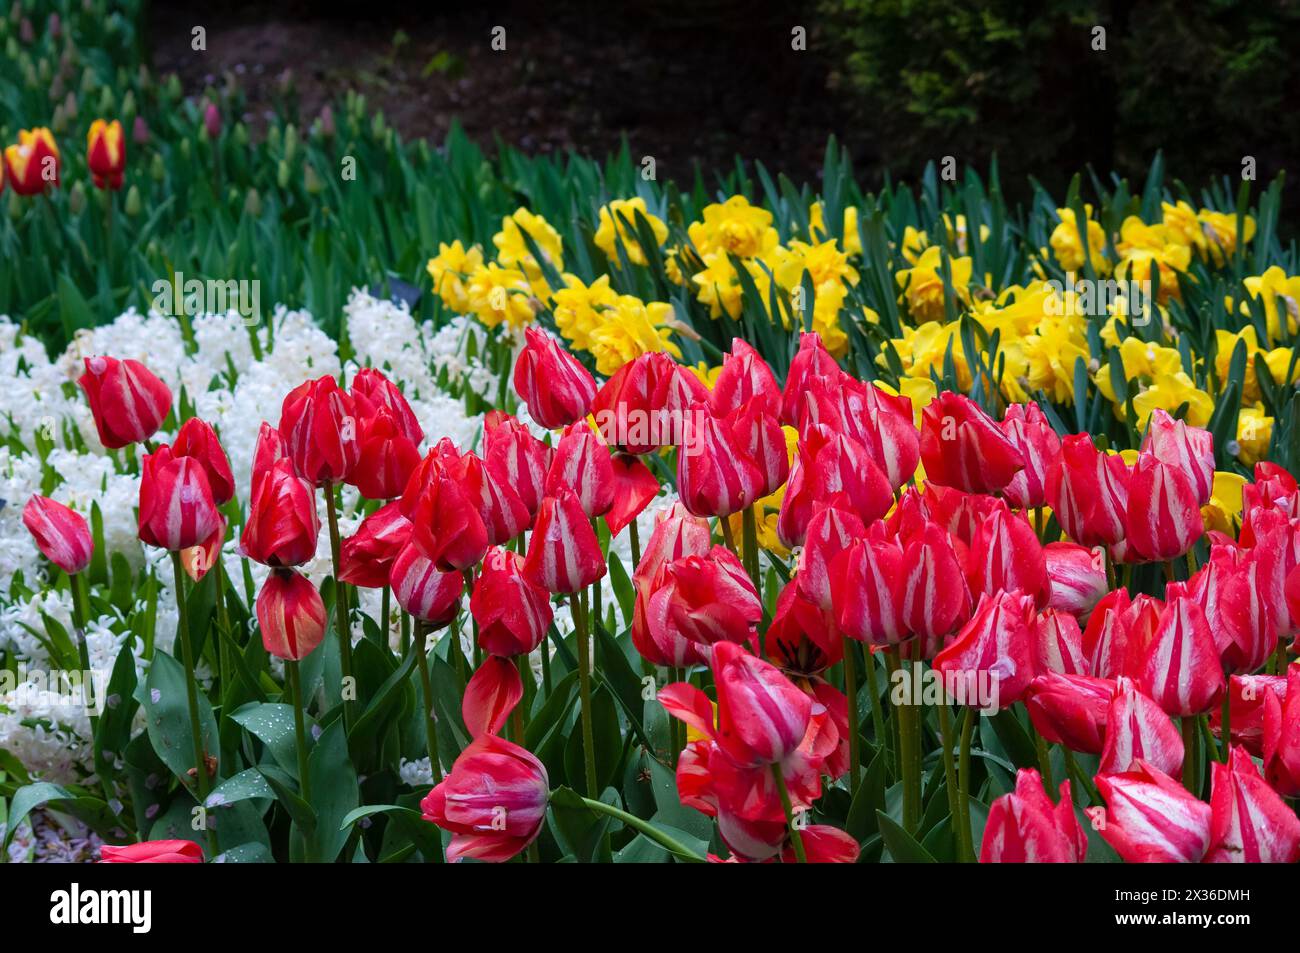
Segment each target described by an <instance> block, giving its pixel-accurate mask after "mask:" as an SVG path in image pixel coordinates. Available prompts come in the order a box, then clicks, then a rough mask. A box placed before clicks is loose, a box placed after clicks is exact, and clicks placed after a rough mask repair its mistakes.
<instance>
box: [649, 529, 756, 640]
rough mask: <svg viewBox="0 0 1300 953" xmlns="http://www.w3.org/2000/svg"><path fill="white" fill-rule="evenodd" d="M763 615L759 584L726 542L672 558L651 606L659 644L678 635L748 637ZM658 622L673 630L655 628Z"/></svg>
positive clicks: (708, 637)
mask: <svg viewBox="0 0 1300 953" xmlns="http://www.w3.org/2000/svg"><path fill="white" fill-rule="evenodd" d="M762 618H763V604H762V602H761V601H760V600H759V598H758V590H756V589H755V588H754V584H753V582H751V581H750V578H749V574H748V573H746V572H745V567H744V566H743V565H742V564H741V562H740V560H739V559H737V558H736V556H735V555H734V554H733V553H732V552H731V551H730V550H729V549H727V548H725V547H723V546H715V547H713V549H712V551H710V552H709V553H708V554H707V555H702V556H684V557H682V558H681V559H675V560H673V561H672V562H671V563H668V564H667V565H666V566H665V567H664V571H663V584H662V585H661V586H659V587H658V588H657V589H656V590H655V592H654V593H653V595H651V597H650V602H649V604H648V606H647V621H648V624H649V625H650V627H651V633H650V634H651V638H652V639H653V640H654V641H655V642H656V643H657V644H660V645H665V644H670V643H671V642H672V640H673V639H674V638H675V637H676V636H680V637H681V638H684V639H686V640H687V641H689V642H697V643H699V644H701V645H712V644H714V643H715V642H721V641H728V642H739V643H748V642H750V641H751V640H752V639H753V637H754V634H755V632H756V630H757V626H758V623H759V622H760V621H761V620H762ZM659 625H662V626H666V627H668V628H670V629H672V630H673V631H672V633H671V634H670V633H666V632H656V631H655V628H656V626H659Z"/></svg>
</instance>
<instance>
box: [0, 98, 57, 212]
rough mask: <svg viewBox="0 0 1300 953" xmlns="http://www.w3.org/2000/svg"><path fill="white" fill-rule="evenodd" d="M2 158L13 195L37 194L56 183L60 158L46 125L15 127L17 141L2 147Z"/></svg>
mask: <svg viewBox="0 0 1300 953" xmlns="http://www.w3.org/2000/svg"><path fill="white" fill-rule="evenodd" d="M68 95H71V93H69V94H68ZM4 162H5V179H6V180H7V181H8V183H9V187H10V188H11V189H13V190H14V194H16V195H40V194H42V193H43V192H44V191H45V190H46V189H47V188H50V187H52V186H57V185H58V184H59V170H60V168H61V167H62V164H63V158H62V156H61V155H60V154H59V147H58V146H57V145H56V144H55V142H54V136H53V134H52V133H51V132H50V130H49V129H45V128H41V127H37V128H34V129H32V130H30V131H28V130H26V129H22V130H19V132H18V143H17V144H16V145H11V146H6V147H5V150H4Z"/></svg>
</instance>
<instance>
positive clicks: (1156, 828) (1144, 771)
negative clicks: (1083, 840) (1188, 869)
mask: <svg viewBox="0 0 1300 953" xmlns="http://www.w3.org/2000/svg"><path fill="white" fill-rule="evenodd" d="M1097 790H1098V791H1100V792H1101V796H1102V797H1103V798H1105V800H1106V815H1105V821H1106V822H1105V824H1104V825H1103V826H1101V827H1100V831H1099V833H1100V834H1101V836H1102V837H1103V838H1104V839H1105V841H1106V843H1108V844H1110V846H1111V847H1113V848H1114V849H1115V852H1116V853H1117V854H1119V855H1120V857H1122V858H1123V859H1124V860H1126V861H1128V862H1129V863H1144V864H1149V863H1181V864H1188V863H1190V864H1196V863H1200V861H1201V859H1202V858H1203V857H1204V856H1205V852H1206V851H1207V850H1208V849H1209V846H1210V805H1208V804H1206V803H1205V802H1204V801H1199V800H1197V799H1196V798H1194V797H1193V796H1192V795H1190V794H1188V793H1187V789H1186V788H1184V787H1183V786H1182V785H1181V784H1179V783H1178V782H1177V781H1175V780H1174V779H1173V778H1171V777H1169V775H1167V774H1165V773H1164V772H1163V771H1161V770H1159V769H1158V768H1156V767H1154V766H1153V765H1150V764H1148V763H1147V762H1145V761H1142V760H1141V759H1139V760H1138V761H1136V762H1135V763H1134V765H1133V767H1132V768H1131V769H1130V770H1128V771H1125V772H1123V773H1122V774H1102V775H1098V776H1097Z"/></svg>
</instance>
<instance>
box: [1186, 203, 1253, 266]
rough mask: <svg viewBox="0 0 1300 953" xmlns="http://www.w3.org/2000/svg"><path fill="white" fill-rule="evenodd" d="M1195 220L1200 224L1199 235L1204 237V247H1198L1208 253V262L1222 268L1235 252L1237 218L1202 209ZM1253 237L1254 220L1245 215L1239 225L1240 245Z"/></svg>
mask: <svg viewBox="0 0 1300 953" xmlns="http://www.w3.org/2000/svg"><path fill="white" fill-rule="evenodd" d="M1196 220H1197V221H1198V222H1199V223H1200V226H1201V233H1202V234H1203V235H1204V236H1205V243H1204V246H1203V247H1202V246H1198V247H1199V248H1201V250H1202V253H1205V252H1208V253H1209V256H1210V260H1211V261H1213V262H1214V265H1215V267H1216V268H1222V267H1223V265H1224V263H1225V262H1226V261H1227V260H1228V259H1230V258H1231V257H1232V256H1233V254H1235V253H1236V251H1237V216H1236V215H1229V214H1225V213H1223V212H1213V211H1211V210H1210V209H1207V208H1203V209H1201V211H1200V214H1199V215H1197V216H1196ZM1254 237H1255V220H1254V219H1253V218H1251V217H1250V216H1249V215H1247V216H1246V217H1245V218H1244V219H1243V220H1242V223H1241V241H1242V244H1245V243H1246V242H1248V241H1250V240H1251V239H1252V238H1254Z"/></svg>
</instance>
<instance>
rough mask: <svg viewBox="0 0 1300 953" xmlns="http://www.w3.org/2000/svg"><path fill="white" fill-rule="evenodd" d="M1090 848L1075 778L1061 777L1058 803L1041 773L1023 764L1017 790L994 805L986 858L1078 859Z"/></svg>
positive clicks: (1019, 860)
mask: <svg viewBox="0 0 1300 953" xmlns="http://www.w3.org/2000/svg"><path fill="white" fill-rule="evenodd" d="M1087 852H1088V838H1087V836H1086V835H1085V834H1084V833H1083V829H1082V828H1080V827H1079V821H1078V819H1077V818H1076V817H1075V815H1074V798H1073V796H1072V795H1071V793H1070V782H1069V781H1062V782H1061V799H1060V801H1059V802H1058V803H1056V804H1053V803H1052V800H1051V798H1049V797H1048V796H1047V794H1046V792H1045V791H1044V790H1043V779H1042V777H1041V776H1040V775H1039V773H1038V772H1037V771H1035V770H1034V769H1033V768H1023V769H1021V770H1020V771H1018V772H1017V773H1016V789H1015V791H1014V792H1013V793H1011V794H1004V795H1002V796H1001V797H1000V798H998V799H997V800H995V801H994V802H993V803H992V804H991V805H990V806H989V816H988V820H987V821H986V822H985V824H984V841H983V843H982V844H981V845H980V863H981V864H1078V863H1082V862H1083V859H1084V857H1085V856H1086V855H1087Z"/></svg>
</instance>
